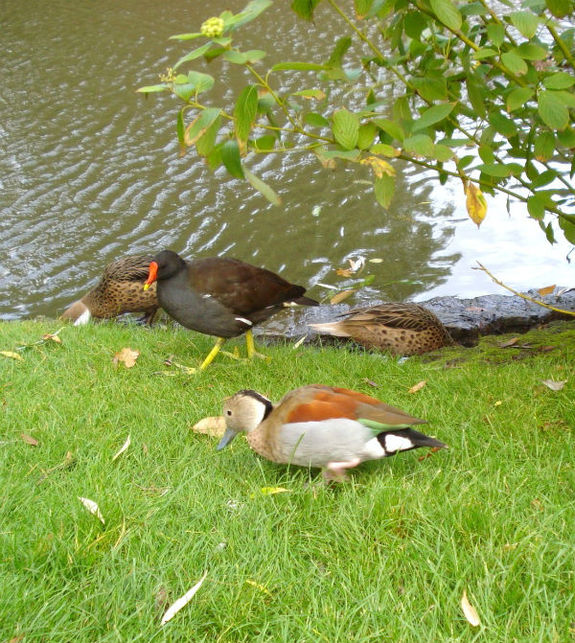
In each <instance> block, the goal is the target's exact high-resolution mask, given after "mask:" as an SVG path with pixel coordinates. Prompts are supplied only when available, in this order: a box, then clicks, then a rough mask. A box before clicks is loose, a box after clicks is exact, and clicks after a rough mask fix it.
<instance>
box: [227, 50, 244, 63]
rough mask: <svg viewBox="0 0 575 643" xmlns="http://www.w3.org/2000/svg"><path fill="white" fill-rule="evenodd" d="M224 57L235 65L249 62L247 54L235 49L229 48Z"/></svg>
mask: <svg viewBox="0 0 575 643" xmlns="http://www.w3.org/2000/svg"><path fill="white" fill-rule="evenodd" d="M222 58H223V59H224V60H227V61H228V62H229V63H233V64H234V65H245V64H246V63H247V62H248V57H247V56H246V54H244V53H242V52H241V51H235V50H234V49H231V50H227V51H225V52H224V53H223V55H222Z"/></svg>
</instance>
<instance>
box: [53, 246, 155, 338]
mask: <svg viewBox="0 0 575 643" xmlns="http://www.w3.org/2000/svg"><path fill="white" fill-rule="evenodd" d="M151 260H152V257H151V256H149V255H127V256H125V257H122V258H121V259H116V261H112V263H109V264H108V265H107V266H106V267H105V268H104V273H103V274H102V278H101V279H100V282H99V283H98V285H97V286H96V287H95V288H94V289H93V290H91V291H90V292H89V293H88V294H87V295H84V297H82V299H79V300H78V301H75V302H74V303H73V304H72V305H71V306H69V307H68V308H67V309H66V310H65V311H64V313H63V314H62V319H68V320H70V321H73V322H74V325H76V326H78V325H81V324H87V323H88V321H89V320H90V318H91V317H96V318H99V319H109V318H111V317H116V316H117V315H121V314H122V313H143V314H144V320H145V321H146V323H147V324H151V323H152V321H153V319H154V315H155V314H156V311H157V310H158V308H159V306H158V299H157V297H156V288H155V286H154V287H152V288H150V289H149V290H146V291H144V289H143V286H144V283H145V281H146V279H147V277H148V266H149V265H150V261H151Z"/></svg>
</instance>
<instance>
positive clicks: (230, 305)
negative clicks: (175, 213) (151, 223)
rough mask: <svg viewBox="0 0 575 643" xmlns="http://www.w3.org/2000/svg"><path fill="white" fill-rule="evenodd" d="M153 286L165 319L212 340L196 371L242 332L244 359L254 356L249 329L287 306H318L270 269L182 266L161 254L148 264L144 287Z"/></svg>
mask: <svg viewBox="0 0 575 643" xmlns="http://www.w3.org/2000/svg"><path fill="white" fill-rule="evenodd" d="M154 282H157V292H158V302H159V304H160V306H161V307H162V308H163V309H164V310H165V311H166V312H167V313H168V315H170V316H171V317H173V318H174V319H175V320H176V321H177V322H179V323H180V324H181V325H182V326H185V327H186V328H190V329H191V330H195V331H198V332H199V333H204V334H206V335H214V336H215V337H217V341H216V344H215V345H214V347H213V349H212V350H211V352H210V353H209V354H208V356H207V357H206V358H205V360H204V361H203V362H202V365H201V366H200V370H203V369H205V368H206V367H207V366H208V365H209V364H210V363H211V362H212V361H213V359H214V357H215V356H216V355H217V354H218V352H219V350H220V348H221V347H222V345H223V343H224V342H225V341H226V339H228V338H230V337H237V336H238V335H242V334H243V333H245V334H246V347H247V351H248V357H254V356H256V355H258V353H257V352H256V350H255V346H254V340H253V335H252V328H253V326H254V325H255V324H259V323H260V322H262V321H265V320H266V319H268V318H269V317H271V316H272V315H274V314H275V313H277V312H278V311H280V310H281V309H282V308H283V307H284V306H285V305H286V304H289V303H295V304H301V305H303V306H317V305H318V303H317V301H315V300H313V299H310V298H309V297H304V293H305V288H303V287H302V286H295V285H294V284H290V283H289V282H288V281H286V280H285V279H282V277H280V276H278V275H276V274H275V273H273V272H271V271H270V270H266V269H264V268H258V267H256V266H252V265H251V264H249V263H244V262H243V261H239V260H238V259H226V258H224V257H212V258H206V259H195V260H194V261H186V260H185V259H183V258H182V257H180V255H178V254H176V253H175V252H172V251H171V250H163V251H162V252H160V253H159V254H158V255H156V256H155V257H154V260H153V261H152V262H151V263H150V267H149V274H148V279H147V281H146V285H145V286H144V288H147V287H149V286H150V285H152V284H153V283H154Z"/></svg>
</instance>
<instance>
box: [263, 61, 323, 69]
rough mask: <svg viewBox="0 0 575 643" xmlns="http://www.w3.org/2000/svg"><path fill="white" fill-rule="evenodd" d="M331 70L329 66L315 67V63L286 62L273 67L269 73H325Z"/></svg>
mask: <svg viewBox="0 0 575 643" xmlns="http://www.w3.org/2000/svg"><path fill="white" fill-rule="evenodd" d="M327 69H331V67H330V66H329V65H317V64H316V63H302V62H288V63H278V64H277V65H274V66H273V67H272V68H271V69H270V71H325V70H327Z"/></svg>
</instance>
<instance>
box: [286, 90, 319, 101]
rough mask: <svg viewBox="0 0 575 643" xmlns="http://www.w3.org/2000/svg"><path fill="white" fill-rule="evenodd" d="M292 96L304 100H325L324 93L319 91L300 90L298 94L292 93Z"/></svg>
mask: <svg viewBox="0 0 575 643" xmlns="http://www.w3.org/2000/svg"><path fill="white" fill-rule="evenodd" d="M292 96H303V97H304V98H315V99H316V100H323V99H324V98H325V92H324V91H323V90H321V89H302V90H301V91H299V92H293V94H292Z"/></svg>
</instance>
